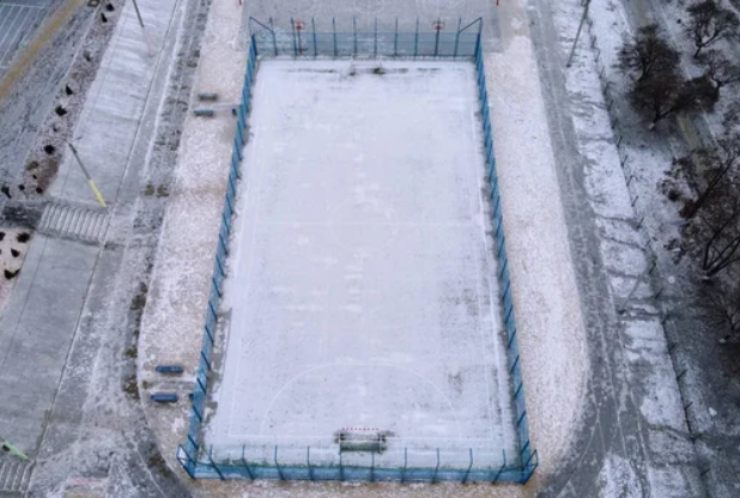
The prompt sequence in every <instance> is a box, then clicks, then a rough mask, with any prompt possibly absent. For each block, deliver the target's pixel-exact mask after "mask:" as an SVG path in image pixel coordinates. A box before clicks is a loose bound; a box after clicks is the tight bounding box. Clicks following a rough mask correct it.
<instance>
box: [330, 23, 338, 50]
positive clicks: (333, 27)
mask: <svg viewBox="0 0 740 498" xmlns="http://www.w3.org/2000/svg"><path fill="white" fill-rule="evenodd" d="M331 30H332V33H334V57H336V56H337V22H336V20H335V19H334V18H333V17H332V18H331Z"/></svg>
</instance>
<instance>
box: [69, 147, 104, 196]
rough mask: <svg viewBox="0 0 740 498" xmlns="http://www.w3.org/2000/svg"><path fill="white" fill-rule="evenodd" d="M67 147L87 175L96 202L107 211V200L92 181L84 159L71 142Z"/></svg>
mask: <svg viewBox="0 0 740 498" xmlns="http://www.w3.org/2000/svg"><path fill="white" fill-rule="evenodd" d="M67 145H68V146H69V150H71V151H72V155H73V156H74V157H75V159H76V160H77V164H78V165H79V166H80V169H81V170H82V174H83V175H85V179H86V180H87V184H88V185H89V186H90V190H92V192H93V194H94V195H95V200H96V201H98V204H100V205H101V206H102V207H104V208H105V209H108V206H107V205H106V204H105V199H104V198H103V194H101V193H100V190H98V186H97V185H96V184H95V180H93V179H92V176H90V172H88V171H87V168H86V167H85V165H84V164H82V159H80V155H79V154H78V153H77V149H76V148H75V146H74V145H72V144H71V143H70V142H67Z"/></svg>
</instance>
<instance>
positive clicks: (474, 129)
mask: <svg viewBox="0 0 740 498" xmlns="http://www.w3.org/2000/svg"><path fill="white" fill-rule="evenodd" d="M469 71H470V70H469ZM468 75H469V76H472V75H470V72H468ZM466 79H467V81H468V82H469V83H472V85H471V86H475V85H477V82H475V81H470V79H468V78H466ZM471 90H472V89H471ZM472 93H473V95H474V98H473V110H472V112H471V114H469V121H468V122H469V123H470V127H471V136H472V137H473V147H474V149H473V150H475V151H476V152H475V154H469V155H472V156H473V157H472V158H471V160H470V161H469V163H470V167H468V168H467V173H468V177H469V179H468V182H469V183H470V184H471V185H476V186H477V187H478V188H477V191H476V196H475V197H476V198H477V201H478V213H479V218H478V228H479V230H478V233H479V236H480V237H481V240H482V242H483V257H484V261H483V262H481V261H479V260H478V259H477V258H476V264H477V266H478V278H477V279H476V280H477V285H478V292H476V293H475V296H476V301H477V304H478V314H479V316H480V312H481V310H482V309H483V305H482V302H481V294H482V293H481V281H480V276H481V275H484V274H487V272H484V270H485V263H486V262H489V263H493V265H492V266H491V269H493V271H498V265H497V261H495V260H494V261H492V260H491V258H490V257H489V253H488V251H489V248H488V244H487V242H486V228H487V227H486V220H485V218H486V212H487V210H486V207H487V205H486V204H485V203H484V200H483V195H482V194H483V192H484V191H483V190H482V185H481V178H480V175H479V174H477V173H478V171H477V170H478V169H479V168H478V167H477V165H478V163H479V162H480V161H481V158H482V157H481V156H482V154H480V153H479V152H478V151H479V147H480V146H481V142H482V138H483V137H481V136H480V134H479V130H478V129H479V128H480V123H479V122H478V118H477V116H476V112H475V108H476V105H475V93H474V92H472ZM471 118H472V119H471ZM480 119H482V117H481V118H480ZM483 162H484V166H483V170H484V172H485V161H483ZM471 244H472V241H471ZM475 249H477V247H474V250H475ZM489 277H490V276H488V275H486V280H487V281H488V288H489V290H488V294H489V299H490V294H491V292H492V287H491V281H490V278H489ZM497 287H498V286H497ZM494 303H495V301H493V300H490V301H489V304H490V306H489V308H488V311H489V313H490V315H491V316H490V318H491V321H490V329H489V330H488V334H489V335H490V334H493V335H494V337H493V347H494V355H495V357H496V362H495V366H494V367H493V368H491V369H490V370H488V369H484V371H483V376H484V378H485V383H486V389H487V393H488V400H487V401H488V402H487V403H486V409H487V410H488V413H489V424H488V426H489V430H490V432H491V437H492V439H495V433H494V430H493V425H494V423H495V421H496V420H497V419H498V418H497V417H496V416H495V414H494V413H493V412H494V411H495V410H494V409H493V406H492V403H493V401H494V398H493V389H492V388H491V378H490V375H489V372H490V373H491V374H493V371H496V378H498V377H499V375H498V371H497V367H499V368H500V366H499V365H498V363H500V361H501V355H500V352H499V351H498V340H497V338H496V337H495V336H496V330H495V326H496V324H497V322H498V321H497V320H496V319H495V316H494V307H495V304H494ZM501 326H502V328H503V327H504V325H503V323H502V324H501ZM478 334H479V339H480V341H481V343H480V344H481V346H482V347H483V349H484V350H485V346H486V345H487V344H490V341H491V338H490V337H488V340H486V327H483V326H482V324H481V323H480V321H479V325H478ZM496 393H497V397H496V400H498V403H497V406H501V404H502V403H505V401H502V400H501V396H500V394H501V393H500V390H499V389H498V386H497V389H496ZM499 425H501V424H500V423H499ZM505 432H506V431H504V433H505Z"/></svg>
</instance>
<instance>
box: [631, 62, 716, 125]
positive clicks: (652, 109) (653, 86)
mask: <svg viewBox="0 0 740 498" xmlns="http://www.w3.org/2000/svg"><path fill="white" fill-rule="evenodd" d="M715 96H716V90H715V88H714V85H713V84H712V83H711V82H710V81H709V79H708V78H705V77H699V78H693V79H691V80H688V81H686V80H684V79H683V78H682V77H681V76H679V75H678V73H677V72H676V71H675V70H673V69H671V70H665V71H661V72H658V73H655V74H653V75H652V76H650V77H649V78H646V79H643V80H642V81H640V80H637V81H635V82H634V84H633V86H632V88H631V89H630V92H629V98H630V101H631V102H632V105H633V106H634V107H635V109H636V110H637V111H638V112H642V113H643V114H645V115H646V116H647V117H648V118H649V119H650V120H651V125H650V127H651V128H653V127H655V125H656V124H657V123H658V121H660V120H662V119H664V118H666V117H668V116H670V115H671V114H675V113H678V112H682V111H691V110H694V109H698V108H701V107H704V108H710V107H711V106H712V105H713V104H714V102H716V97H715Z"/></svg>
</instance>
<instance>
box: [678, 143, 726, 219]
mask: <svg viewBox="0 0 740 498" xmlns="http://www.w3.org/2000/svg"><path fill="white" fill-rule="evenodd" d="M679 161H680V162H683V163H684V171H686V172H687V173H689V172H693V171H704V175H703V176H704V178H705V182H704V183H705V184H706V186H705V187H704V188H703V189H702V190H700V191H699V192H698V195H697V197H696V199H695V200H690V201H687V202H686V204H685V205H684V207H683V209H682V210H681V215H682V216H683V217H685V218H692V217H693V216H694V215H695V214H696V213H697V212H698V211H699V209H701V207H702V206H704V204H706V203H707V201H708V200H709V199H711V197H712V196H713V195H715V194H717V193H720V194H721V193H722V192H719V191H720V190H721V189H722V188H723V187H725V186H727V184H728V183H732V184H734V183H735V182H737V181H738V179H740V178H739V177H740V175H739V174H738V173H739V172H740V133H735V132H732V133H728V134H726V135H725V136H723V137H722V138H720V139H718V140H717V147H714V148H711V149H709V148H701V149H697V150H694V151H692V153H691V154H689V155H688V156H685V157H683V158H681V159H679ZM695 162H698V163H699V165H696V164H695ZM687 176H689V175H688V174H687ZM692 183H693V184H694V185H696V184H697V183H698V182H696V181H694V182H692Z"/></svg>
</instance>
